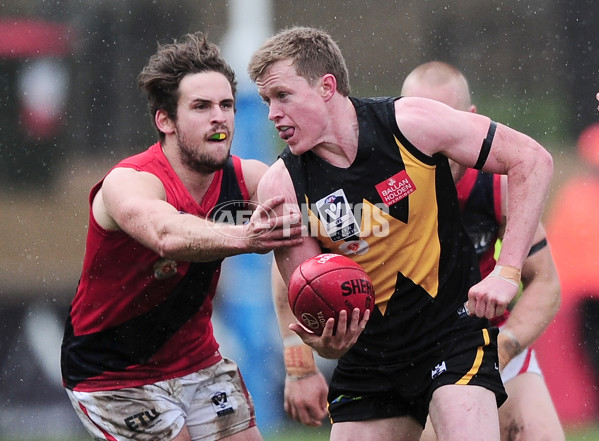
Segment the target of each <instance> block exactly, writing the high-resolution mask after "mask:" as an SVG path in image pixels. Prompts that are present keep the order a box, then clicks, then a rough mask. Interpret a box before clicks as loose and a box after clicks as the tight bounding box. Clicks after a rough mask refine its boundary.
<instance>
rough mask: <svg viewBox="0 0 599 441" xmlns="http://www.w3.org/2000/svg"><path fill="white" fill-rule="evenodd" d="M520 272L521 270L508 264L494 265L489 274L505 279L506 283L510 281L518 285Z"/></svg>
mask: <svg viewBox="0 0 599 441" xmlns="http://www.w3.org/2000/svg"><path fill="white" fill-rule="evenodd" d="M520 272H521V270H520V269H518V268H516V267H515V266H509V265H495V268H494V269H493V271H491V274H489V275H490V276H495V277H499V278H500V279H503V280H505V281H506V282H508V283H511V284H512V285H514V286H517V287H519V286H520Z"/></svg>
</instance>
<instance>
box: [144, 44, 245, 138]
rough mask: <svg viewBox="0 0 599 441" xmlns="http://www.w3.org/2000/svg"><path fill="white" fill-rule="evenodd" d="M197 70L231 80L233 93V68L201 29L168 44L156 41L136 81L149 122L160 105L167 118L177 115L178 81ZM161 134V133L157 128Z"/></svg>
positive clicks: (234, 90) (174, 118)
mask: <svg viewBox="0 0 599 441" xmlns="http://www.w3.org/2000/svg"><path fill="white" fill-rule="evenodd" d="M200 72H219V73H221V74H223V75H224V76H225V77H226V78H227V80H229V83H230V84H231V90H232V91H233V96H235V93H236V91H237V80H236V78H235V72H234V71H233V69H232V68H231V66H229V64H227V62H226V61H225V60H224V59H223V58H222V56H221V54H220V49H219V48H218V46H217V45H215V44H214V43H211V42H209V41H208V40H207V39H206V35H205V34H203V33H202V32H195V33H190V34H186V35H184V36H183V37H182V38H181V39H180V40H174V42H173V43H170V44H158V50H157V51H156V53H155V54H154V55H152V56H151V57H150V59H149V61H148V64H146V66H145V67H144V68H143V69H142V71H141V73H140V74H139V77H138V85H139V88H140V89H141V90H143V91H144V92H145V94H146V96H147V98H148V110H149V112H150V117H151V119H152V123H153V124H154V125H155V121H154V116H155V115H156V112H157V111H158V110H159V109H162V110H164V111H165V112H166V113H167V115H168V116H169V118H171V119H173V120H176V119H177V102H178V100H179V83H181V80H182V79H183V77H185V76H186V75H189V74H194V73H200ZM159 134H160V137H161V138H162V137H164V134H163V133H161V132H160V131H159Z"/></svg>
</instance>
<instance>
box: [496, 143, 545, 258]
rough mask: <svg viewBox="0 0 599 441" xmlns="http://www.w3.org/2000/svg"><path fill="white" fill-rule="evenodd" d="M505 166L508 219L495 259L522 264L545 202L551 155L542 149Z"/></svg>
mask: <svg viewBox="0 0 599 441" xmlns="http://www.w3.org/2000/svg"><path fill="white" fill-rule="evenodd" d="M537 156H538V157H537V158H535V159H534V160H533V159H530V160H529V161H527V162H522V163H520V164H517V165H515V166H513V167H511V168H510V169H509V170H508V204H507V223H506V229H505V233H504V237H503V245H502V249H501V254H500V256H499V259H498V263H499V264H501V265H511V266H514V267H517V268H522V265H523V262H524V259H525V258H526V255H527V254H528V251H529V249H530V246H531V244H532V238H533V235H534V232H535V230H536V228H537V226H538V224H539V221H540V219H541V215H542V212H543V207H544V205H545V202H546V199H547V194H548V191H549V184H550V181H551V175H552V172H553V163H552V159H551V156H550V155H549V154H548V153H547V152H546V151H545V150H541V151H539V152H538V154H537Z"/></svg>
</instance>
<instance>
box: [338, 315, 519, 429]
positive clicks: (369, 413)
mask: <svg viewBox="0 0 599 441" xmlns="http://www.w3.org/2000/svg"><path fill="white" fill-rule="evenodd" d="M462 331H463V329H462ZM498 333H499V330H498V328H495V327H490V328H483V329H480V328H478V329H472V330H470V331H468V332H466V333H463V332H460V333H459V337H455V334H454V336H453V337H452V336H451V335H450V336H448V338H447V339H446V341H440V342H437V343H436V344H435V345H433V346H432V347H431V349H430V350H429V351H424V352H423V353H420V354H417V355H414V357H413V358H412V359H411V360H404V361H401V362H395V363H387V362H385V363H384V366H381V365H377V366H374V365H372V364H370V365H362V366H360V365H359V363H348V362H346V361H344V359H343V358H342V359H340V360H339V364H338V365H337V368H336V369H335V372H334V374H333V378H332V379H331V384H330V388H329V396H328V401H329V414H330V417H331V421H332V422H333V423H339V422H346V421H365V420H370V419H378V418H391V417H402V416H411V417H413V418H415V419H416V420H417V421H418V422H419V423H420V424H421V425H422V426H423V427H424V424H425V422H426V418H427V415H428V407H429V402H430V400H431V397H432V395H433V392H434V391H435V390H436V389H437V388H438V387H440V386H444V385H447V384H464V385H476V386H482V387H484V388H485V389H488V390H490V391H492V392H494V393H495V397H496V400H497V405H498V406H500V405H501V404H503V402H504V401H505V400H506V399H507V394H506V392H505V389H504V387H503V383H502V381H501V376H500V374H499V369H498V365H499V362H498V356H497V334H498ZM381 364H382V363H381Z"/></svg>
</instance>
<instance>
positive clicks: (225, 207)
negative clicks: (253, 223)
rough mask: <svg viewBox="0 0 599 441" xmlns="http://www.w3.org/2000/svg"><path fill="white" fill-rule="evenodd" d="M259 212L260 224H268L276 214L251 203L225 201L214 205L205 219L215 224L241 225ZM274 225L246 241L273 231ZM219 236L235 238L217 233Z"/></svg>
mask: <svg viewBox="0 0 599 441" xmlns="http://www.w3.org/2000/svg"><path fill="white" fill-rule="evenodd" d="M258 210H259V211H260V217H261V223H263V224H268V223H269V221H270V219H273V218H275V217H277V215H276V213H275V212H274V211H273V210H272V209H271V208H270V207H265V206H263V205H260V204H258V203H256V202H253V201H243V200H238V201H227V202H221V203H220V204H218V205H215V206H214V207H213V208H212V209H211V210H210V211H209V212H208V214H207V218H211V219H212V220H213V221H214V222H215V223H225V224H230V225H243V224H246V223H248V222H249V220H250V218H251V217H252V214H253V213H254V212H255V211H258ZM274 228H275V227H274V225H273V226H272V227H270V228H268V229H265V230H260V231H256V232H255V233H254V234H252V235H250V236H246V238H247V239H250V238H252V237H257V236H260V235H262V234H265V233H268V232H269V231H272V230H274ZM218 233H219V234H222V235H223V236H228V237H236V236H232V235H228V234H226V233H225V232H222V231H218Z"/></svg>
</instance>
